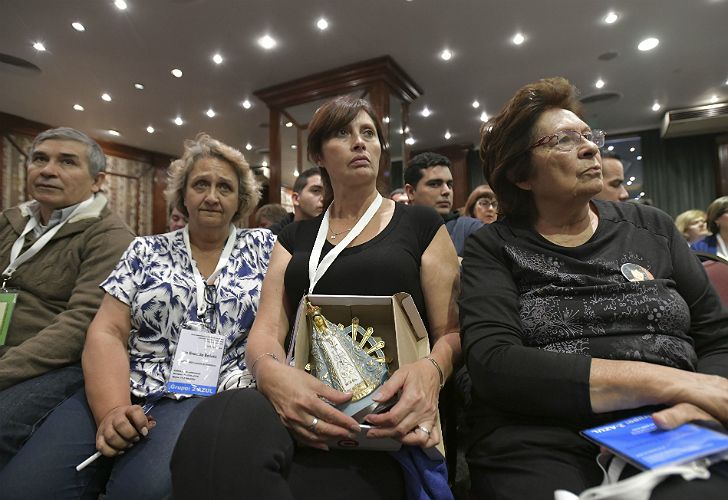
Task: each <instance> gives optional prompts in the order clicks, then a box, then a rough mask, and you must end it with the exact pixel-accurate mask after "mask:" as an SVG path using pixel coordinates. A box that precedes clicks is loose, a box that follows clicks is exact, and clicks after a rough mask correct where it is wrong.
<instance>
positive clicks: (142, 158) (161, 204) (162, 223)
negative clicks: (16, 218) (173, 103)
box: [0, 112, 173, 233]
mask: <svg viewBox="0 0 728 500" xmlns="http://www.w3.org/2000/svg"><path fill="white" fill-rule="evenodd" d="M53 127H54V126H52V125H48V124H45V123H40V122H35V121H32V120H27V119H25V118H22V117H20V116H16V115H11V114H9V113H3V112H0V131H1V132H2V133H3V134H6V133H13V134H19V135H26V136H30V137H35V136H36V135H38V134H39V133H41V132H43V131H44V130H48V129H50V128H53ZM92 138H93V139H94V140H95V141H96V142H97V143H98V144H99V146H101V149H102V150H103V151H104V154H106V155H108V156H112V157H117V158H122V159H125V160H131V161H136V162H141V163H146V164H150V165H152V166H153V167H154V168H155V172H154V176H153V187H152V191H153V192H152V200H151V203H152V207H153V208H152V228H153V231H154V232H155V233H157V232H165V231H166V227H167V208H166V202H165V199H164V189H165V187H166V185H167V181H166V169H167V167H168V166H169V163H170V161H171V160H172V159H173V157H172V156H170V155H167V154H164V153H159V152H156V151H147V150H143V149H139V148H135V147H132V146H126V145H123V144H117V143H115V142H109V141H107V140H105V139H99V138H97V137H92ZM0 158H2V156H0ZM109 175H120V174H119V173H118V172H114V173H113V174H112V173H109ZM128 177H132V178H135V177H134V176H128ZM138 206H140V205H138ZM137 215H138V217H139V216H140V215H139V214H137Z"/></svg>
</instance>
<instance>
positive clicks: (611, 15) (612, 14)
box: [604, 11, 619, 24]
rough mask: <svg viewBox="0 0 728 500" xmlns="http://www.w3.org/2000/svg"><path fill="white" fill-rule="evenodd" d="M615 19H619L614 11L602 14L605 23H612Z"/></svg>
mask: <svg viewBox="0 0 728 500" xmlns="http://www.w3.org/2000/svg"><path fill="white" fill-rule="evenodd" d="M617 19H619V16H618V15H617V13H616V12H614V11H612V12H610V13H609V14H607V15H606V16H604V22H605V23H607V24H614V23H616V22H617Z"/></svg>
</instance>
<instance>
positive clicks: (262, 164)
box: [260, 160, 268, 167]
mask: <svg viewBox="0 0 728 500" xmlns="http://www.w3.org/2000/svg"><path fill="white" fill-rule="evenodd" d="M260 166H261V167H267V166H268V162H267V161H265V160H263V163H261V164H260Z"/></svg>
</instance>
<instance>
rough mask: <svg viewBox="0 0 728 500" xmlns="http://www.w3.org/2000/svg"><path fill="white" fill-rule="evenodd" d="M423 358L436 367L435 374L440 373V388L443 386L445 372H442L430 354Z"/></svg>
mask: <svg viewBox="0 0 728 500" xmlns="http://www.w3.org/2000/svg"><path fill="white" fill-rule="evenodd" d="M425 359H427V360H429V361H430V363H432V366H434V367H435V368H437V374H438V375H440V389H442V388H443V387H445V374H444V373H443V372H442V368H440V363H438V362H437V361H436V360H435V358H433V357H432V356H426V357H425Z"/></svg>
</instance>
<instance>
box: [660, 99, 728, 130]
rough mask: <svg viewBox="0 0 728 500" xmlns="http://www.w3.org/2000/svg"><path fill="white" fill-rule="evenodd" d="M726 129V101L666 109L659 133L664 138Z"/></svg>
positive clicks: (727, 112)
mask: <svg viewBox="0 0 728 500" xmlns="http://www.w3.org/2000/svg"><path fill="white" fill-rule="evenodd" d="M726 131H728V103H725V102H724V103H718V104H707V105H705V106H697V107H695V108H687V109H675V110H673V111H668V112H667V113H665V116H663V118H662V128H661V130H660V135H661V136H662V137H664V138H666V139H669V138H672V137H685V136H688V135H700V134H712V133H716V132H726Z"/></svg>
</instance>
